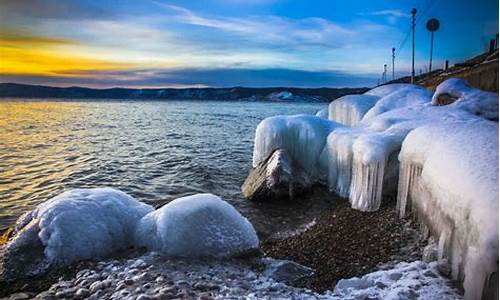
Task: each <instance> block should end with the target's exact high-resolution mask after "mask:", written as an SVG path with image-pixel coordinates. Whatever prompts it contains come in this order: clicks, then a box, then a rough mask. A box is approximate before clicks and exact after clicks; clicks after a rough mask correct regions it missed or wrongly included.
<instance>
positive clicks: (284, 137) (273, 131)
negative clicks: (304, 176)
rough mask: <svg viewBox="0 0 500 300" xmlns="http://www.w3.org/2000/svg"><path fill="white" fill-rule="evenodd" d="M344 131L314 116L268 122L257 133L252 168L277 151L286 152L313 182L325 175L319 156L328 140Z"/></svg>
mask: <svg viewBox="0 0 500 300" xmlns="http://www.w3.org/2000/svg"><path fill="white" fill-rule="evenodd" d="M339 127H343V126H342V125H341V124H337V123H335V122H331V121H328V120H325V119H322V118H319V117H316V116H313V115H305V114H304V115H296V116H275V117H270V118H266V119H264V120H263V121H261V122H260V123H259V125H258V126H257V128H256V130H255V145H254V152H253V166H254V167H256V166H257V165H258V164H259V163H260V162H261V161H263V160H265V159H266V158H267V157H268V156H269V155H270V154H271V153H272V152H273V151H274V150H276V149H284V150H285V151H286V152H287V153H288V154H289V155H290V156H291V157H292V158H293V159H294V160H296V161H297V162H298V163H299V164H300V165H301V166H302V168H304V170H306V171H307V172H308V173H309V175H311V176H312V177H313V178H321V177H322V176H323V173H324V172H325V170H324V169H325V166H323V165H322V162H321V159H320V156H321V153H322V152H323V148H324V146H325V143H326V137H327V136H328V134H330V133H331V132H332V131H333V130H334V129H336V128H339Z"/></svg>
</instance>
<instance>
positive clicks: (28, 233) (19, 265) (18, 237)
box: [2, 214, 50, 281]
mask: <svg viewBox="0 0 500 300" xmlns="http://www.w3.org/2000/svg"><path fill="white" fill-rule="evenodd" d="M39 233H40V228H39V227H38V221H37V220H32V219H31V215H30V214H25V215H23V216H21V217H20V218H19V220H18V222H17V224H16V228H15V229H14V230H13V233H12V238H11V239H10V240H9V243H8V244H7V245H6V247H5V251H4V254H3V256H2V260H3V268H2V269H3V273H2V279H3V280H5V281H14V280H16V279H19V278H25V277H32V276H36V275H39V274H41V273H43V272H45V271H46V270H47V269H48V268H49V266H50V263H49V262H48V261H47V259H46V258H45V255H44V249H45V247H44V245H43V244H42V241H41V240H40V238H39V237H38V234H39Z"/></svg>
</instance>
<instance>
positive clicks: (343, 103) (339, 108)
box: [328, 94, 380, 126]
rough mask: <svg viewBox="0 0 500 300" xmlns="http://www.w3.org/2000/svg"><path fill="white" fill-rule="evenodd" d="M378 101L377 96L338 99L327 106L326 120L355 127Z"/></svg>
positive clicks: (354, 96) (348, 96) (353, 96)
mask: <svg viewBox="0 0 500 300" xmlns="http://www.w3.org/2000/svg"><path fill="white" fill-rule="evenodd" d="M379 99H380V97H378V96H373V95H367V94H364V95H346V96H343V97H340V98H338V99H336V100H334V101H332V102H331V103H330V105H329V106H328V119H330V120H332V121H335V122H338V123H341V124H344V125H346V126H355V125H357V124H358V123H359V121H361V119H362V118H363V116H364V115H365V114H366V112H367V111H369V110H370V108H372V107H373V106H374V105H375V103H376V102H377V101H378V100H379Z"/></svg>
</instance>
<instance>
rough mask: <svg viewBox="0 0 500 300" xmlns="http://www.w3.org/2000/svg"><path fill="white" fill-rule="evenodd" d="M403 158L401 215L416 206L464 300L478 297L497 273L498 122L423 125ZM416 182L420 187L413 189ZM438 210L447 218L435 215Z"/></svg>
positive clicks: (406, 144)
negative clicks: (462, 290)
mask: <svg viewBox="0 0 500 300" xmlns="http://www.w3.org/2000/svg"><path fill="white" fill-rule="evenodd" d="M399 159H400V161H401V163H402V166H403V168H402V169H401V172H402V174H405V175H404V176H403V177H402V179H403V181H402V182H401V183H400V189H401V190H403V191H404V193H400V195H398V204H399V206H400V207H401V208H400V209H401V212H402V213H403V214H404V212H405V211H406V209H405V207H406V206H412V207H417V210H419V212H418V213H419V214H423V215H424V216H425V217H426V218H427V219H428V224H427V225H428V226H430V227H431V228H433V229H434V231H436V232H437V233H438V236H439V239H440V244H441V245H443V246H442V247H444V248H442V249H441V251H440V256H441V257H445V258H448V259H449V260H450V262H451V267H452V276H453V277H454V278H455V279H460V280H463V282H464V288H465V293H466V298H470V299H476V298H480V295H481V293H482V289H483V286H484V283H485V282H487V281H488V277H489V276H490V275H491V274H492V273H493V272H498V263H497V262H498V249H499V248H498V247H499V246H498V234H499V232H498V208H499V203H498V201H499V200H498V196H499V190H498V184H499V181H498V171H499V169H498V123H494V122H490V121H486V120H484V119H477V120H471V121H468V122H457V123H448V124H446V125H442V124H438V125H432V126H431V125H429V126H423V127H421V128H418V129H416V130H414V131H412V132H411V133H410V134H409V135H408V137H407V138H406V139H405V141H404V143H403V147H402V151H401V153H400V157H399ZM412 168H414V169H415V168H416V169H417V170H419V171H418V172H413V173H412V172H410V171H411V169H412ZM415 182H418V184H419V188H414V187H412V185H415ZM409 199H410V201H412V202H413V203H411V204H410V203H406V202H407V201H408V200H409ZM436 211H438V212H440V213H442V215H444V216H446V220H443V219H442V218H440V217H432V216H434V215H435V214H436V213H435V212H436ZM448 219H449V221H447V220H448Z"/></svg>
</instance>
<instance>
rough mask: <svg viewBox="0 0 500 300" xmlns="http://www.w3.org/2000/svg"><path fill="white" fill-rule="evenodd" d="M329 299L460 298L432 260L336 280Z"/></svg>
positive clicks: (404, 264) (400, 264) (404, 263)
mask: <svg viewBox="0 0 500 300" xmlns="http://www.w3.org/2000/svg"><path fill="white" fill-rule="evenodd" d="M333 299H462V296H460V295H459V294H458V293H457V291H456V290H455V289H453V288H451V287H450V286H449V285H448V282H447V280H446V279H445V278H443V277H442V276H441V275H439V272H438V271H437V264H436V263H435V262H433V263H430V264H426V263H424V262H421V261H415V262H411V263H406V262H402V263H399V264H397V265H396V266H395V267H394V268H393V269H389V270H384V271H377V272H373V273H369V274H367V275H365V276H363V277H361V278H358V277H354V278H350V279H342V280H340V281H339V282H338V283H337V285H336V286H335V289H334V290H333Z"/></svg>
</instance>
